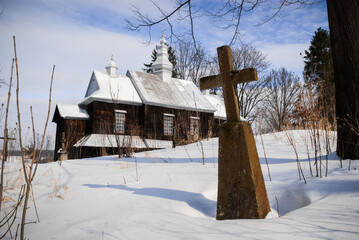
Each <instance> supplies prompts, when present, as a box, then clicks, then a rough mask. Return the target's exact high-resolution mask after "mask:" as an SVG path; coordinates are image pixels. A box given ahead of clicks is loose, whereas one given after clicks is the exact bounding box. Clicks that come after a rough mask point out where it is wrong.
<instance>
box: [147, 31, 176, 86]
mask: <svg viewBox="0 0 359 240" xmlns="http://www.w3.org/2000/svg"><path fill="white" fill-rule="evenodd" d="M156 51H157V59H156V61H154V63H153V64H152V69H153V74H154V75H156V76H157V77H159V78H160V79H162V81H164V82H168V81H170V80H171V77H172V67H173V65H172V63H171V62H170V61H169V60H168V47H167V45H166V39H165V35H164V34H163V35H162V38H161V40H160V45H157V46H156Z"/></svg>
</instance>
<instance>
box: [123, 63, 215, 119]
mask: <svg viewBox="0 0 359 240" xmlns="http://www.w3.org/2000/svg"><path fill="white" fill-rule="evenodd" d="M126 75H127V76H128V77H129V78H130V79H131V81H132V83H133V85H134V86H135V88H136V90H137V92H138V94H139V95H140V97H141V99H142V102H143V104H149V105H155V106H161V107H168V108H175V109H186V110H192V111H200V112H211V113H212V112H215V111H216V109H215V108H214V107H213V106H212V105H211V103H210V102H209V101H208V100H207V98H206V97H205V96H204V95H203V94H202V93H201V91H200V90H199V89H198V88H197V87H196V85H194V84H193V83H192V82H190V81H186V80H181V79H177V78H171V80H170V81H162V79H160V78H158V77H157V76H156V75H153V74H150V73H144V72H138V71H134V70H128V71H127V74H126Z"/></svg>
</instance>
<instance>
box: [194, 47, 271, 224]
mask: <svg viewBox="0 0 359 240" xmlns="http://www.w3.org/2000/svg"><path fill="white" fill-rule="evenodd" d="M217 53H218V60H219V69H220V74H219V75H217V76H209V77H205V78H202V79H201V80H200V83H201V89H206V88H212V87H217V86H222V89H223V95H224V103H225V106H226V114H227V123H226V124H223V125H222V126H221V127H220V130H219V154H218V201H217V219H218V220H223V219H238V218H264V217H265V216H266V215H267V213H268V212H269V211H270V207H269V202H268V198H267V191H266V188H265V184H264V179H263V175H262V169H261V165H260V163H259V159H258V153H257V148H256V143H255V141H254V137H253V133H252V128H251V126H250V124H249V123H248V122H243V121H240V115H239V107H238V99H237V95H236V92H235V88H236V85H235V84H237V83H244V82H249V81H255V80H257V79H258V77H257V70H256V69H253V68H250V69H244V70H241V71H234V70H233V63H232V53H231V49H230V47H229V46H222V47H219V48H217Z"/></svg>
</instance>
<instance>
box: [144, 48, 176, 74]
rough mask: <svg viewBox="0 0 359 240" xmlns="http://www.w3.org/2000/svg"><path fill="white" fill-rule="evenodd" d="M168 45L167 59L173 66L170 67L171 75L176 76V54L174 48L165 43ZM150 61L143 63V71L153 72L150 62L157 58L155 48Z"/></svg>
mask: <svg viewBox="0 0 359 240" xmlns="http://www.w3.org/2000/svg"><path fill="white" fill-rule="evenodd" d="M165 44H166V45H167V46H168V50H167V53H168V60H169V61H170V62H171V63H172V65H173V67H172V77H173V78H177V76H178V73H177V70H176V65H177V61H176V55H175V50H174V49H173V48H172V47H171V46H169V45H168V44H167V43H165ZM151 58H152V60H151V62H150V63H148V64H146V63H144V64H143V65H144V66H145V67H146V68H144V69H143V71H145V72H147V73H153V69H152V64H153V63H154V61H156V59H157V51H156V49H153V52H152V55H151Z"/></svg>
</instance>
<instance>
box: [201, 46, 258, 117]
mask: <svg viewBox="0 0 359 240" xmlns="http://www.w3.org/2000/svg"><path fill="white" fill-rule="evenodd" d="M217 54H218V62H219V69H220V74H219V75H215V76H208V77H203V78H201V79H200V88H201V89H202V90H205V89H210V88H216V87H221V86H222V89H223V95H224V103H225V106H226V114H227V122H239V121H240V114H239V107H238V100H237V94H236V91H235V88H236V87H237V84H238V83H245V82H251V81H256V80H258V76H257V70H256V69H255V68H247V69H243V70H240V71H236V70H233V63H232V52H231V49H230V47H229V46H222V47H219V48H217Z"/></svg>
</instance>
